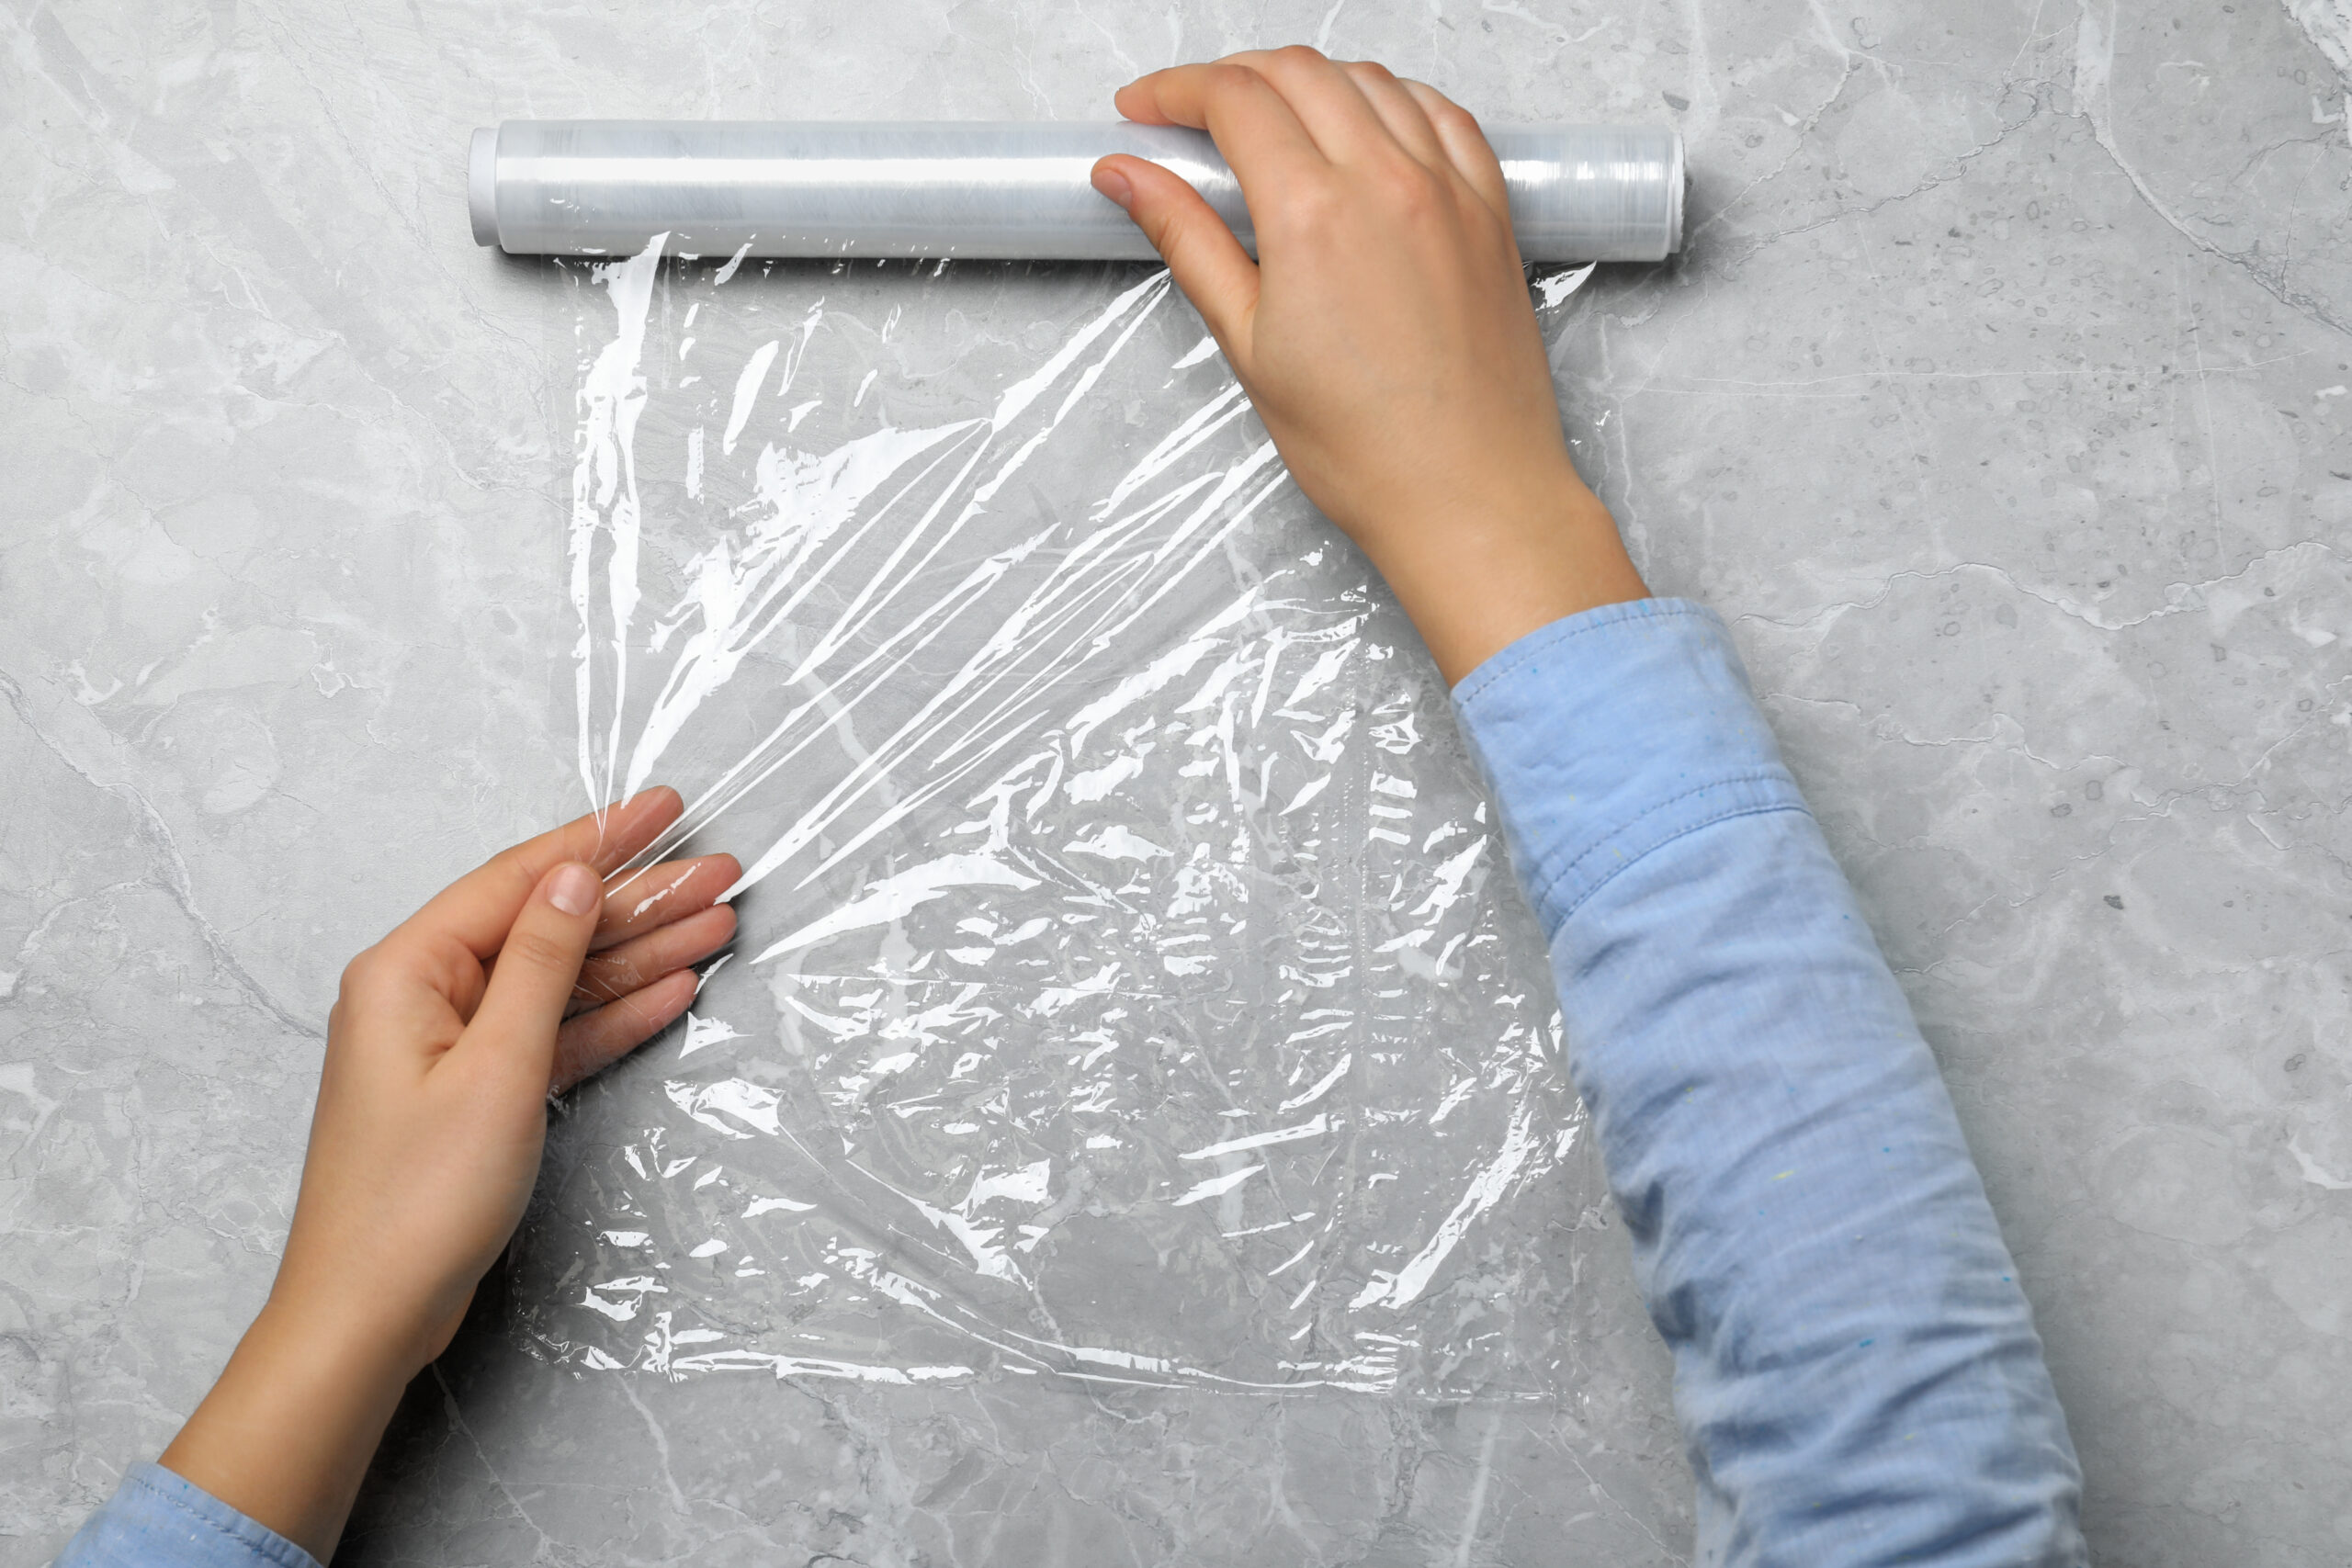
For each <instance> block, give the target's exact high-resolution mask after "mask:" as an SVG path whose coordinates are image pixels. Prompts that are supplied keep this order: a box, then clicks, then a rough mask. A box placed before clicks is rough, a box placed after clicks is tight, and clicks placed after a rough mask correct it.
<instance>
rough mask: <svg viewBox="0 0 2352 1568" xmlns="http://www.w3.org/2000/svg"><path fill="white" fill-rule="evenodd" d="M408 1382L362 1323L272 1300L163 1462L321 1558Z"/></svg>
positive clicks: (401, 1364) (395, 1357)
mask: <svg viewBox="0 0 2352 1568" xmlns="http://www.w3.org/2000/svg"><path fill="white" fill-rule="evenodd" d="M409 1375H410V1369H409V1368H408V1366H407V1358H406V1357H405V1356H404V1355H403V1354H401V1352H400V1350H399V1349H398V1348H395V1347H392V1346H390V1345H388V1344H386V1343H385V1342H384V1341H383V1339H382V1338H381V1337H380V1336H378V1335H376V1334H374V1333H372V1332H371V1331H370V1330H369V1329H368V1326H367V1325H364V1324H362V1323H359V1322H357V1321H342V1320H338V1319H337V1317H336V1316H335V1315H334V1314H322V1313H316V1312H311V1311H306V1310H302V1309H300V1308H289V1307H288V1305H287V1304H286V1303H281V1302H278V1301H277V1300H275V1299H273V1300H272V1301H271V1302H270V1303H267V1304H266V1305H265V1306H264V1307H263V1308H262V1311H261V1314H260V1315H258V1316H257V1317H255V1318H254V1322H253V1325H252V1326H251V1327H250V1328H248V1329H247V1330H246V1331H245V1336H244V1337H243V1339H241V1340H240V1341H238V1344H237V1348H236V1350H235V1352H234V1353H233V1354H232V1355H231V1357H230V1358H229V1364H228V1366H227V1367H226V1368H224V1369H223V1370H222V1371H221V1373H220V1381H219V1382H215V1383H214V1384H213V1386H212V1391H211V1393H208V1394H207V1395H205V1398H204V1402H203V1403H202V1404H199V1405H198V1407H197V1409H196V1412H195V1414H193V1415H192V1416H189V1417H188V1420H187V1425H186V1426H184V1427H181V1428H180V1431H179V1435H178V1436H177V1437H176V1438H173V1440H172V1443H171V1445H170V1446H169V1447H168V1448H166V1449H165V1450H164V1453H163V1456H162V1463H163V1464H164V1467H165V1468H166V1469H168V1470H171V1471H173V1472H175V1473H176V1474H178V1475H180V1476H182V1477H184V1478H185V1479H187V1481H189V1482H192V1483H195V1484H196V1485H198V1486H200V1487H202V1488H203V1489H204V1490H205V1491H207V1492H209V1493H210V1494H211V1495H213V1496H215V1497H218V1498H219V1499H220V1501H222V1502H223V1503H226V1504H228V1505H229V1506H231V1507H232V1508H235V1509H236V1510H238V1511H239V1512H240V1513H242V1514H243V1515H245V1516H246V1517H248V1518H252V1519H255V1520H258V1521H259V1522H260V1523H262V1524H264V1525H266V1526H268V1527H269V1528H270V1529H274V1530H276V1531H277V1533H278V1534H280V1535H282V1536H285V1537H286V1538H287V1539H288V1540H292V1541H294V1542H296V1543H297V1544H299V1545H300V1546H301V1547H302V1548H303V1549H304V1550H306V1551H309V1552H310V1553H311V1555H312V1556H314V1557H316V1558H318V1559H319V1560H320V1561H321V1562H324V1561H326V1560H327V1558H328V1557H329V1556H330V1555H331V1554H332V1553H333V1551H334V1543H335V1540H336V1539H337V1538H338V1537H340V1536H341V1534H342V1533H343V1524H344V1520H345V1517H346V1516H347V1515H348V1513H349V1511H350V1508H351V1503H352V1500H353V1498H354V1497H356V1495H357V1494H358V1490H359V1483H360V1479H361V1478H362V1477H363V1476H364V1475H365V1474H366V1472H367V1469H368V1460H369V1458H370V1457H371V1456H372V1455H373V1454H374V1453H375V1451H376V1445H377V1443H378V1442H379V1440H381V1438H382V1437H383V1433H384V1428H385V1427H386V1426H387V1425H388V1424H389V1423H390V1420H391V1416H392V1411H393V1409H394V1408H395V1407H396V1406H397V1405H398V1404H399V1403H400V1399H401V1393H402V1391H403V1390H404V1389H405V1388H406V1387H407V1384H408V1379H409Z"/></svg>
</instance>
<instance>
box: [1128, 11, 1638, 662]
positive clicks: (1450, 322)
mask: <svg viewBox="0 0 2352 1568" xmlns="http://www.w3.org/2000/svg"><path fill="white" fill-rule="evenodd" d="M1117 101H1118V107H1119V112H1120V113H1122V114H1124V115H1125V116H1126V117H1127V118H1130V119H1136V120H1142V121H1145V122H1147V123H1149V124H1154V125H1188V126H1192V127H1194V128H1196V129H1203V130H1207V131H1208V132H1209V133H1210V134H1211V135H1212V136H1213V137H1215V138H1216V144H1217V150H1218V151H1219V152H1222V153H1224V155H1225V158H1226V161H1227V163H1229V164H1231V165H1232V166H1233V171H1234V173H1235V174H1236V175H1238V177H1239V179H1240V181H1241V190H1242V195H1243V197H1245V198H1246V199H1247V201H1248V202H1249V206H1250V219H1251V221H1252V222H1253V224H1254V225H1255V227H1256V229H1257V243H1258V260H1257V261H1256V262H1254V263H1253V262H1251V261H1250V257H1249V255H1248V254H1247V253H1245V252H1244V251H1243V250H1242V248H1241V246H1240V244H1239V243H1238V242H1237V241H1236V240H1235V239H1234V237H1233V233H1232V231H1230V230H1228V229H1227V227H1226V226H1225V223H1224V221H1223V220H1221V219H1219V218H1218V217H1217V215H1216V212H1215V211H1214V210H1212V209H1210V207H1209V205H1208V203H1206V202H1205V201H1204V200H1202V199H1201V197H1200V195H1199V193H1198V192H1196V191H1194V190H1193V187H1192V186H1189V185H1187V184H1185V183H1184V181H1183V180H1182V179H1181V178H1179V177H1178V176H1177V175H1173V174H1171V173H1170V172H1169V171H1168V170H1166V169H1164V168H1162V167H1160V166H1159V164H1152V163H1148V162H1147V161H1145V160H1143V159H1141V158H1135V157H1130V156H1126V155H1125V154H1120V155H1116V156H1113V157H1109V158H1105V159H1103V161H1102V162H1101V163H1099V164H1096V165H1095V168H1094V184H1095V187H1096V188H1097V189H1098V190H1100V191H1102V192H1103V194H1104V195H1105V196H1108V197H1111V199H1113V200H1114V201H1116V202H1118V203H1119V204H1120V205H1121V206H1122V207H1124V208H1125V209H1127V211H1128V213H1129V214H1130V215H1131V216H1132V217H1133V218H1134V219H1135V220H1136V224H1137V225H1138V226H1139V227H1141V229H1142V230H1143V231H1144V233H1145V234H1146V236H1148V238H1149V239H1150V241H1151V243H1152V244H1153V245H1154V246H1155V247H1157V248H1158V250H1159V254H1160V255H1161V256H1162V257H1163V258H1164V259H1165V260H1166V261H1167V263H1168V270H1169V272H1170V274H1171V275H1172V276H1174V278H1175V280H1176V282H1177V285H1178V286H1179V287H1180V288H1182V289H1183V290H1184V293H1185V294H1186V296H1187V297H1189V298H1190V299H1192V301H1193V305H1194V306H1195V307H1196V308H1197V309H1198V310H1200V312H1201V315H1202V317H1203V319H1204V320H1205V321H1207V323H1208V327H1209V330H1210V332H1212V333H1215V334H1216V340H1217V343H1218V344H1219V345H1220V346H1221V347H1222V348H1223V349H1224V350H1225V354H1226V357H1227V360H1228V361H1230V362H1231V364H1232V366H1233V369H1234V373H1235V375H1237V376H1238V377H1239V378H1240V379H1241V384H1242V386H1243V387H1244V388H1245V389H1247V390H1248V391H1249V394H1250V401H1251V402H1252V403H1253V404H1254V405H1255V406H1256V408H1257V411H1258V413H1259V416H1260V417H1261V418H1262V419H1263V420H1264V421H1265V423H1266V429H1267V431H1268V433H1269V434H1272V436H1273V439H1274V445H1275V446H1276V447H1277V448H1279V449H1280V451H1281V452H1282V455H1283V461H1284V462H1285V463H1287V464H1288V465H1289V467H1290V471H1291V476H1292V477H1293V478H1294V479H1296V480H1297V481H1298V485H1299V488H1300V489H1301V490H1303V491H1306V495H1307V497H1308V499H1309V500H1311V501H1313V502H1315V503H1316V505H1317V506H1318V507H1320V508H1322V510H1323V513H1324V514H1325V515H1326V516H1328V517H1329V518H1330V519H1331V521H1332V522H1334V523H1336V524H1338V525H1340V527H1341V528H1342V529H1344V530H1346V531H1347V533H1348V535H1349V536H1351V538H1353V539H1354V540H1355V541H1356V543H1357V544H1358V545H1359V546H1361V547H1363V551H1364V553H1365V554H1366V555H1367V556H1369V557H1370V558H1372V561H1373V564H1374V566H1376V567H1378V568H1379V570H1380V571H1381V573H1382V574H1383V575H1384V576H1385V577H1386V578H1387V580H1388V582H1389V585H1390V586H1391V587H1392V588H1394V589H1395V590H1396V592H1397V598H1398V599H1399V600H1400V601H1401V602H1402V603H1403V604H1404V606H1405V609H1406V611H1407V613H1408V614H1409V615H1411V616H1412V617H1413V620H1414V622H1415V624H1416V625H1417V626H1419V628H1420V630H1421V634H1422V636H1423V637H1424V638H1425V639H1426V640H1427V641H1428V643H1429V645H1430V652H1431V653H1433V654H1434V655H1435V656H1436V658H1437V662H1438V668H1439V669H1440V670H1441V671H1442V672H1443V673H1444V675H1445V677H1446V679H1447V680H1449V681H1458V680H1460V679H1461V678H1462V677H1463V676H1464V675H1465V674H1467V673H1469V671H1471V669H1472V668H1474V667H1475V666H1476V665H1477V664H1478V663H1479V662H1480V661H1481V660H1484V659H1486V658H1487V655H1489V654H1491V653H1494V652H1497V651H1498V650H1499V649H1501V648H1502V647H1503V646H1504V645H1505V644H1507V643H1510V642H1511V641H1513V640H1515V639H1517V638H1518V637H1521V636H1522V635H1524V634H1525V633H1527V632H1530V631H1532V630H1534V629H1535V628H1536V627H1538V626H1544V625H1545V624H1547V623H1549V622H1551V621H1554V620H1556V619H1558V618H1559V617H1560V616H1562V615H1573V614H1574V613H1576V612H1577V611H1578V610H1586V609H1590V608H1592V607H1593V606H1594V605H1597V604H1613V603H1615V602H1617V601H1619V600H1624V599H1639V598H1643V597H1645V596H1646V595H1647V593H1648V592H1649V591H1648V590H1647V589H1646V588H1645V587H1644V586H1643V584H1642V581H1641V578H1640V576H1639V575H1638V574H1637V573H1636V572H1635V571H1634V566H1633V562H1632V561H1631V560H1630V559H1628V558H1627V557H1626V555H1625V551H1624V547H1623V545H1622V544H1621V543H1619V541H1618V537H1617V530H1616V525H1614V523H1612V522H1611V519H1610V516H1609V514H1608V513H1607V511H1606V510H1605V509H1604V508H1603V507H1602V506H1601V504H1600V501H1599V500H1598V499H1596V498H1595V497H1594V496H1593V494H1592V492H1591V491H1589V490H1588V489H1586V488H1585V485H1584V483H1583V481H1582V480H1581V479H1578V478H1577V472H1576V468H1575V465H1574V464H1572V463H1571V462H1570V461H1569V458H1568V450H1567V446H1566V442H1565V441H1564V440H1563V439H1562V437H1561V434H1560V413H1559V405H1558V404H1557V402H1556V401H1555V400H1554V397H1553V392H1552V377H1551V369H1550V366H1549V364H1548V362H1547V361H1546V359H1545V356H1544V341H1543V338H1542V336H1541V334H1539V333H1537V331H1536V327H1535V312H1534V309H1533V307H1532V304H1531V303H1530V302H1529V299H1528V292H1527V282H1526V278H1525V276H1524V275H1523V274H1522V273H1521V268H1520V260H1519V250H1518V246H1517V244H1516V243H1514V241H1513V240H1512V238H1511V229H1510V202H1509V200H1508V198H1507V197H1506V196H1505V193H1504V189H1503V175H1502V168H1501V165H1500V164H1498V163H1497V162H1496V161H1495V155H1494V152H1492V151H1491V150H1490V149H1489V148H1488V147H1487V141H1486V138H1485V136H1483V135H1482V134H1481V133H1480V132H1479V130H1478V126H1477V122H1476V120H1474V119H1472V118H1470V116H1469V115H1468V114H1467V113H1465V112H1464V111H1463V110H1462V109H1461V108H1460V107H1457V106H1456V105H1454V104H1453V103H1451V102H1449V101H1447V100H1446V99H1445V98H1444V97H1443V96H1441V95H1440V94H1439V93H1438V92H1437V91H1436V90H1435V89H1434V88H1431V87H1429V86H1426V85H1423V84H1421V83H1419V82H1408V81H1402V80H1399V79H1398V78H1397V77H1396V76H1393V75H1391V74H1390V73H1388V72H1387V71H1386V70H1385V69H1384V68H1383V67H1381V66H1378V65H1374V64H1370V63H1366V62H1349V63H1341V62H1333V61H1329V60H1326V59H1325V58H1324V57H1323V56H1322V55H1320V54H1318V53H1317V52H1316V51H1314V50H1311V49H1306V48H1304V47H1296V48H1291V49H1283V50H1275V51H1253V52H1250V53H1247V54H1236V55H1231V56H1228V57H1227V58H1226V59H1224V60H1221V61H1219V62H1216V63H1215V64H1213V65H1181V66H1177V67H1175V68H1174V69H1172V70H1168V71H1157V72H1154V73H1151V74H1150V75H1148V76H1146V77H1144V78H1142V79H1141V80H1139V81H1136V82H1134V83H1132V84H1130V85H1127V86H1125V87H1124V88H1122V89H1120V92H1119V95H1118V100H1117Z"/></svg>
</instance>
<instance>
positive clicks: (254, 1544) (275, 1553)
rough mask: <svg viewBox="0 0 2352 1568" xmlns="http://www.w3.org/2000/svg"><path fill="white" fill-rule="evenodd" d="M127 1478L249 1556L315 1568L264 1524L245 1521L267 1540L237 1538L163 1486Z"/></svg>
mask: <svg viewBox="0 0 2352 1568" xmlns="http://www.w3.org/2000/svg"><path fill="white" fill-rule="evenodd" d="M128 1479H129V1481H130V1484H132V1485H134V1486H136V1487H138V1488H140V1489H141V1491H143V1492H145V1493H146V1494H147V1495H150V1496H152V1497H153V1498H154V1499H156V1500H157V1501H158V1502H160V1503H162V1504H164V1506H166V1507H168V1508H171V1509H173V1510H175V1512H177V1513H180V1514H183V1515H185V1516H186V1517H188V1518H191V1519H193V1520H195V1521H196V1522H197V1523H198V1524H200V1525H202V1526H204V1527H205V1528H206V1529H210V1530H212V1531H213V1532H214V1533H216V1534H218V1535H221V1536H225V1537H227V1538H228V1539H229V1540H232V1541H234V1542H235V1543H236V1544H237V1545H238V1546H239V1547H240V1548H242V1549H243V1550H244V1551H249V1552H251V1553H253V1554H254V1556H256V1557H259V1558H262V1559H264V1560H266V1561H268V1562H278V1563H282V1564H284V1565H285V1568H317V1563H318V1561H319V1560H318V1559H317V1558H315V1557H313V1556H311V1554H310V1552H309V1551H305V1550H304V1549H303V1548H301V1547H300V1546H296V1545H295V1543H294V1542H292V1541H290V1540H286V1538H285V1537H283V1536H281V1535H279V1534H277V1531H275V1530H271V1529H269V1527H268V1526H267V1525H265V1524H263V1523H262V1522H261V1521H260V1520H258V1519H249V1520H248V1521H247V1522H249V1523H251V1524H252V1525H253V1526H254V1528H255V1529H261V1530H267V1531H268V1532H269V1536H270V1539H269V1540H264V1541H256V1540H247V1539H246V1538H245V1537H244V1536H243V1535H240V1534H239V1533H238V1532H237V1531H235V1530H233V1529H230V1528H229V1527H228V1526H227V1525H224V1524H222V1523H221V1522H220V1520H219V1519H216V1518H213V1517H210V1516H209V1515H207V1514H205V1513H203V1512H201V1511H199V1510H198V1509H196V1508H192V1507H190V1506H188V1503H187V1499H186V1498H185V1497H178V1496H175V1495H173V1494H172V1493H171V1492H169V1491H168V1490H166V1489H165V1488H164V1487H161V1486H158V1485H156V1484H155V1483H153V1481H150V1480H149V1479H148V1478H147V1477H145V1476H143V1475H132V1476H130V1477H129V1478H128ZM179 1479H180V1482H181V1483H182V1484H183V1485H186V1486H189V1487H196V1483H194V1482H193V1481H189V1480H188V1479H187V1477H185V1476H181V1477H179ZM196 1489H197V1490H198V1491H201V1490H202V1488H200V1487H198V1488H196ZM204 1495H206V1496H208V1497H210V1496H211V1494H210V1493H209V1492H207V1493H205V1494H204ZM213 1501H214V1502H220V1499H219V1498H217V1497H216V1498H213ZM220 1506H222V1507H224V1508H226V1507H228V1506H230V1505H228V1504H226V1503H221V1504H220ZM238 1517H240V1518H244V1517H245V1516H244V1515H242V1514H240V1515H239V1516H238ZM280 1544H283V1545H285V1546H288V1547H292V1548H293V1550H294V1551H296V1552H297V1553H299V1554H300V1555H298V1556H294V1557H288V1556H287V1555H286V1554H285V1553H284V1552H283V1551H279V1550H278V1547H279V1545H280Z"/></svg>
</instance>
